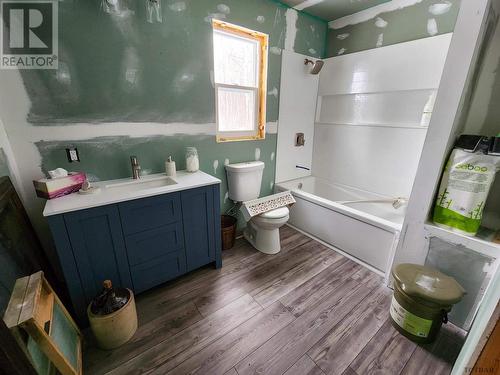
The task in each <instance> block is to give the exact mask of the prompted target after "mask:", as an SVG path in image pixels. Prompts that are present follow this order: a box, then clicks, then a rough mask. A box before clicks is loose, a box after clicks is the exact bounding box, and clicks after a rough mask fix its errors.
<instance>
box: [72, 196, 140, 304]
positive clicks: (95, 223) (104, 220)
mask: <svg viewBox="0 0 500 375" xmlns="http://www.w3.org/2000/svg"><path fill="white" fill-rule="evenodd" d="M64 221H65V223H66V228H67V231H68V236H69V240H70V242H71V247H72V249H73V255H74V257H75V261H76V265H77V268H78V273H79V276H80V280H81V284H82V287H83V290H84V294H85V299H86V302H87V303H89V302H90V300H91V299H92V298H93V297H94V296H95V295H97V294H98V293H99V292H100V291H101V289H102V282H103V280H106V279H109V280H111V281H112V282H113V284H114V285H119V286H122V287H126V288H132V281H131V278H130V269H129V265H128V260H127V253H126V250H125V243H124V241H123V233H122V228H121V221H120V215H119V212H118V207H117V206H115V205H109V206H103V207H98V208H92V209H88V210H83V211H77V212H71V213H68V214H65V215H64Z"/></svg>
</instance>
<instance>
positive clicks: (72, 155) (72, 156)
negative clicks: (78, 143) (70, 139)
mask: <svg viewBox="0 0 500 375" xmlns="http://www.w3.org/2000/svg"><path fill="white" fill-rule="evenodd" d="M66 156H67V157H68V161H69V162H70V163H73V162H74V161H80V155H78V149H77V148H76V147H73V148H67V149H66Z"/></svg>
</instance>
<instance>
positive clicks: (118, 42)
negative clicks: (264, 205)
mask: <svg viewBox="0 0 500 375" xmlns="http://www.w3.org/2000/svg"><path fill="white" fill-rule="evenodd" d="M119 3H120V4H121V11H120V12H119V13H117V14H114V15H113V14H112V15H110V14H106V13H104V12H102V10H101V9H100V7H99V4H100V1H95V0H94V1H73V2H59V13H60V17H59V21H60V51H59V56H60V59H59V70H58V71H23V72H22V76H23V82H24V85H25V87H26V90H27V92H28V95H29V97H30V100H31V109H30V111H29V114H28V115H27V118H28V121H29V122H30V123H31V124H32V125H33V126H42V125H43V126H44V128H43V129H47V131H46V137H44V138H43V140H40V141H39V142H35V145H36V146H37V148H38V150H39V152H40V155H41V168H42V170H43V171H44V172H45V173H46V172H47V170H50V169H54V168H56V167H63V168H67V169H70V170H83V171H85V172H87V173H89V174H90V175H91V176H92V178H93V179H97V180H107V179H115V178H124V177H128V176H130V166H129V156H130V155H137V157H138V158H139V161H140V163H141V166H142V168H143V170H146V172H150V173H154V172H162V171H163V170H164V166H163V163H164V160H165V159H166V158H167V157H168V156H169V155H172V156H173V157H174V159H175V160H176V161H177V163H178V168H179V169H182V168H184V147H186V146H195V147H197V148H198V151H199V154H200V159H201V169H202V170H203V171H205V172H208V173H211V174H213V175H216V176H217V177H219V178H221V179H222V180H223V184H222V192H221V195H222V197H221V198H222V202H224V196H225V194H226V190H227V189H226V182H225V173H224V162H225V160H226V159H227V160H229V162H231V163H235V162H241V161H247V160H255V159H256V158H257V157H259V158H260V160H263V161H265V163H266V168H265V174H264V179H263V184H262V194H269V193H270V192H271V191H272V183H273V182H274V169H275V157H274V156H275V152H276V138H277V136H276V134H269V133H268V134H267V135H266V139H265V140H262V141H247V142H234V143H223V144H217V143H216V142H215V136H214V135H190V134H197V133H202V132H198V131H197V128H196V127H197V126H201V125H202V124H205V127H204V128H206V124H211V123H214V122H215V114H214V110H215V105H214V89H213V85H212V82H211V70H212V69H213V63H212V41H211V35H212V28H211V23H210V19H211V17H216V18H219V19H224V20H226V21H228V22H231V23H235V24H238V25H241V26H245V27H248V28H251V29H255V30H258V31H262V32H265V33H267V34H269V37H270V53H269V73H268V91H269V92H270V94H269V95H268V97H267V121H268V122H276V121H277V120H278V104H279V88H280V72H281V53H280V51H281V49H283V48H284V46H285V38H286V36H287V29H288V32H289V35H292V36H293V35H295V41H294V43H293V46H294V51H295V52H298V53H303V54H308V55H314V56H315V57H322V56H324V53H325V46H326V34H327V24H326V23H325V22H323V21H321V20H318V19H317V18H314V17H311V16H308V15H305V14H303V13H298V18H297V22H296V24H295V25H287V22H286V16H285V15H286V13H287V12H295V11H294V10H289V8H287V7H286V6H284V5H282V4H280V3H277V2H274V1H269V0H252V1H248V0H225V1H223V2H222V1H221V0H219V1H214V0H203V1H201V0H185V1H177V0H175V1H174V0H163V1H162V18H163V22H161V23H159V22H154V23H148V22H147V21H146V12H145V7H144V3H145V2H144V1H135V0H119ZM289 18H290V17H289ZM295 29H296V33H295V34H293V33H292V34H290V30H295ZM274 88H276V89H277V90H278V95H276V90H274ZM75 123H78V124H80V125H81V124H88V125H90V126H87V127H85V134H84V135H83V137H82V132H80V131H79V132H78V133H75V136H74V137H73V138H72V137H67V136H65V138H63V139H64V140H63V141H61V140H60V139H61V138H59V137H58V136H57V132H58V130H57V129H58V128H60V127H67V126H71V125H75ZM103 123H107V125H103ZM109 123H120V126H121V129H123V125H125V126H130V128H131V129H132V128H133V129H134V131H133V134H134V137H130V136H128V135H127V132H125V134H121V133H120V135H116V132H111V130H110V133H109V136H107V134H104V136H102V135H103V132H102V131H100V132H99V133H98V134H99V136H97V133H96V132H93V131H92V129H93V128H94V127H95V129H98V128H99V127H103V126H106V129H107V128H108V127H109V126H110V124H109ZM140 123H156V124H160V125H164V126H165V132H164V134H163V132H162V131H160V132H159V133H160V134H159V135H157V136H150V135H148V134H150V133H147V132H146V131H145V132H144V136H141V132H140V129H141V124H140ZM175 123H183V124H188V128H189V129H192V131H184V132H185V133H189V134H182V133H181V132H180V131H177V130H176V125H175ZM112 125H113V124H111V126H112ZM144 126H146V125H144ZM78 128H79V129H81V127H78ZM183 128H184V129H186V125H184V127H183ZM138 129H139V131H138ZM179 129H180V128H179ZM44 131H45V130H44ZM214 131H215V129H214ZM178 133H180V134H178ZM67 138H68V139H67ZM55 139H58V140H57V141H56V140H55ZM68 145H74V146H76V147H78V150H79V151H80V156H81V159H82V162H81V163H73V164H69V163H68V162H67V161H66V156H65V150H64V149H65V147H67V146H68ZM257 149H258V150H257ZM259 154H260V155H259ZM214 163H215V164H218V167H217V169H216V171H215V170H214ZM228 205H229V202H226V205H225V207H227V206H228Z"/></svg>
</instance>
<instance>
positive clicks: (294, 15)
mask: <svg viewBox="0 0 500 375" xmlns="http://www.w3.org/2000/svg"><path fill="white" fill-rule="evenodd" d="M298 18H299V13H298V12H297V11H296V10H295V9H287V10H286V13H285V20H286V35H285V49H286V50H287V51H294V47H295V38H296V37H297V20H298Z"/></svg>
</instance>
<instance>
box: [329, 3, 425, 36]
mask: <svg viewBox="0 0 500 375" xmlns="http://www.w3.org/2000/svg"><path fill="white" fill-rule="evenodd" d="M422 1H423V0H392V1H389V2H387V3H383V4H380V5H377V6H374V7H371V8H368V9H365V10H362V11H361V12H358V13H354V14H350V15H348V16H345V17H342V18H339V19H338V20H333V21H330V22H329V23H328V27H330V29H341V28H343V27H346V26H349V25H356V24H358V23H362V22H366V21H369V20H372V19H374V18H375V17H377V16H378V15H379V14H381V13H385V12H392V11H394V10H398V9H403V8H406V7H410V6H412V5H415V4H418V3H421V2H422Z"/></svg>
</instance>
